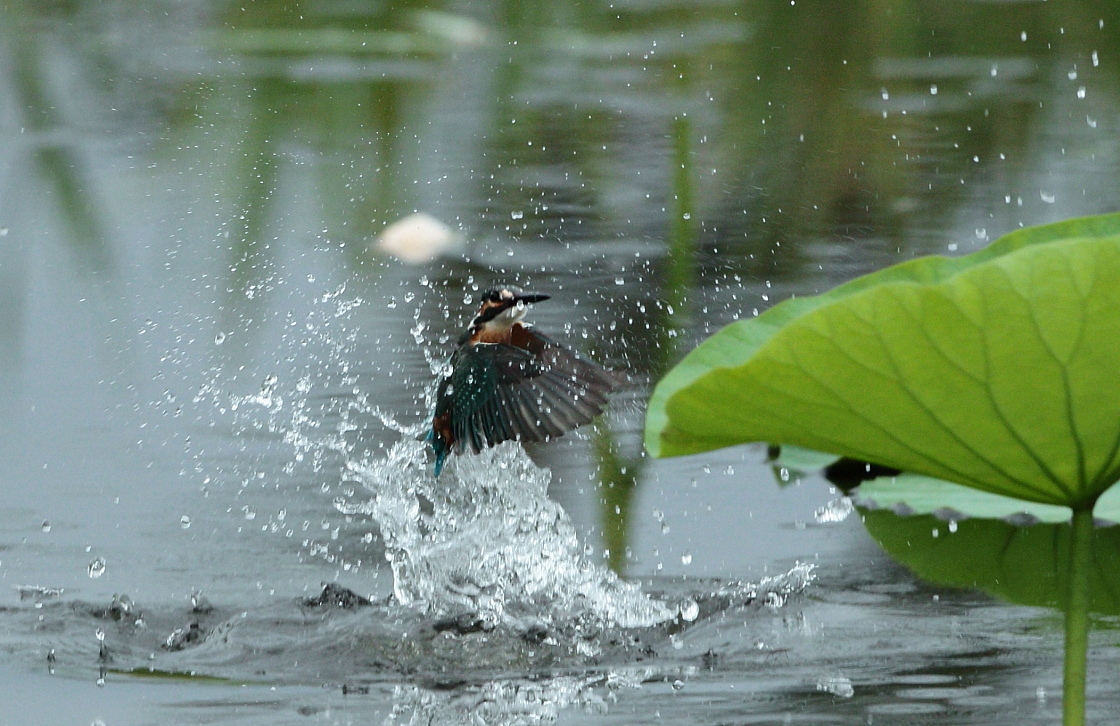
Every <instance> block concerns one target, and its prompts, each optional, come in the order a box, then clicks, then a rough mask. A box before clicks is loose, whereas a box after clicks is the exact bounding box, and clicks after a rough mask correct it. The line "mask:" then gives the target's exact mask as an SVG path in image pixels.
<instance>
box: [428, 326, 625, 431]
mask: <svg viewBox="0 0 1120 726" xmlns="http://www.w3.org/2000/svg"><path fill="white" fill-rule="evenodd" d="M532 335H533V336H534V337H535V338H536V341H537V343H538V345H536V346H535V348H536V351H537V355H534V354H533V353H531V352H529V351H528V350H525V349H523V348H520V347H517V346H514V345H505V344H479V345H474V346H471V347H470V348H466V349H464V350H462V351H461V352H460V353H459V355H460V358H459V360H458V361H457V362H456V365H455V372H454V373H453V374H452V376H451V378H450V380H449V381H448V396H447V401H446V402H447V405H446V406H445V407H443V408H444V410H445V411H449V412H450V413H451V427H452V431H453V433H454V438H455V442H456V445H457V447H458V448H459V449H460V450H463V449H467V448H469V449H471V450H472V451H474V452H476V453H477V452H479V451H481V450H482V449H484V448H486V447H488V446H494V445H495V444H499V443H501V442H503V441H508V440H510V439H519V440H521V441H547V440H549V439H553V438H556V437H558V436H561V435H562V434H564V433H565V432H567V431H570V430H571V429H573V428H575V427H577V426H581V425H583V424H585V423H588V422H590V421H591V420H592V419H593V418H595V417H596V416H598V415H599V414H600V413H602V411H603V408H604V407H606V405H607V394H608V393H610V392H611V391H613V390H615V389H616V388H618V387H619V385H620V384H621V383H622V380H623V379H622V377H621V376H620V375H618V374H616V373H613V372H611V371H607V370H604V369H603V368H600V367H599V366H598V365H596V364H595V363H592V362H591V361H588V360H586V359H584V358H582V357H581V356H579V355H578V354H577V353H575V352H573V351H571V350H569V349H567V348H565V347H563V346H561V345H559V344H557V343H555V342H553V341H551V340H549V339H547V338H545V337H544V336H540V335H538V334H536V333H533V334H532ZM438 413H439V412H437V415H438Z"/></svg>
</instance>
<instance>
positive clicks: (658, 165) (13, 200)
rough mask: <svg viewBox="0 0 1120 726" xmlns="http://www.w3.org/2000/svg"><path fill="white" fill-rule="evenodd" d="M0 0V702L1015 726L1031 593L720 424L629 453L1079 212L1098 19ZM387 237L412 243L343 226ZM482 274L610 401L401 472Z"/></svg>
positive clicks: (327, 715) (1093, 11) (1119, 183)
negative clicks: (907, 282) (660, 378)
mask: <svg viewBox="0 0 1120 726" xmlns="http://www.w3.org/2000/svg"><path fill="white" fill-rule="evenodd" d="M0 7H2V9H3V18H4V22H3V23H2V24H0V139H2V143H0V171H2V175H0V496H2V501H3V506H2V507H0V623H2V627H0V695H2V702H3V704H4V705H3V706H0V711H2V716H0V720H2V721H3V722H4V723H12V724H24V723H26V724H31V723H44V722H60V723H61V722H68V723H100V722H103V723H105V724H123V723H129V724H147V723H152V724H155V723H167V722H174V723H237V724H254V723H268V724H285V723H327V724H336V723H337V724H349V723H509V724H516V723H536V722H540V721H551V720H557V721H559V722H560V723H588V724H609V723H646V722H654V721H662V722H666V723H680V722H693V723H778V722H780V723H813V724H818V723H875V724H884V723H888V724H889V723H900V724H913V723H943V722H945V721H946V720H950V721H952V722H953V723H976V724H981V723H983V724H1001V723H1007V724H1010V723H1016V724H1018V723H1023V722H1039V723H1053V722H1055V721H1056V720H1057V719H1058V718H1059V714H1060V708H1061V704H1060V693H1061V652H1062V632H1061V618H1060V615H1059V614H1058V613H1057V612H1056V611H1053V610H1050V609H1046V608H1036V607H1026V606H1020V605H1010V604H1006V603H1002V602H1000V601H998V600H995V599H993V598H991V597H990V596H987V595H984V594H981V593H979V592H976V591H972V590H954V589H951V588H946V587H943V586H938V585H935V584H932V583H927V582H923V581H922V580H920V579H919V578H917V577H916V576H915V575H913V574H911V573H910V572H909V571H908V570H906V569H905V568H904V567H902V566H901V565H898V564H895V563H894V562H893V561H892V560H891V558H890V557H888V556H887V555H886V554H885V553H884V551H883V550H882V549H881V548H880V547H879V545H878V544H876V542H875V540H874V539H873V538H872V537H871V536H870V535H869V534H868V533H867V531H866V530H865V529H864V526H863V524H862V523H861V521H860V520H861V516H860V513H859V511H855V512H853V511H852V509H851V507H850V506H848V501H847V500H846V499H844V498H842V496H841V494H840V493H839V492H837V491H836V490H835V489H833V488H832V487H831V486H830V485H829V484H828V483H827V482H826V481H824V480H823V479H822V478H820V477H819V476H815V475H804V476H797V475H796V474H793V475H788V476H785V475H783V474H784V473H783V472H782V471H781V470H776V468H775V467H774V465H773V464H771V463H770V462H769V461H768V460H767V456H766V451H765V450H764V449H763V448H761V447H742V448H738V449H732V450H726V451H721V452H716V453H713V454H711V455H706V456H702V457H693V458H687V459H680V460H664V461H654V460H648V459H646V458H645V457H643V456H642V453H641V445H640V434H641V427H642V420H643V414H644V402H645V400H646V398H647V397H648V393H649V389H650V381H651V380H652V379H654V378H655V377H656V376H657V375H659V374H660V373H661V372H663V371H664V370H665V368H666V366H667V365H669V364H670V363H672V362H673V361H674V360H676V359H677V358H678V357H679V356H680V355H682V354H683V353H684V352H685V351H687V350H688V349H690V348H691V347H692V346H693V345H694V344H695V343H696V342H697V341H699V340H701V339H702V338H703V337H704V336H705V335H707V334H709V333H711V332H713V331H714V330H717V329H718V328H720V327H721V326H722V325H724V324H726V323H728V322H730V321H732V320H735V319H738V318H741V317H745V316H751V315H755V314H757V312H758V311H761V310H765V309H766V308H767V307H769V306H770V305H772V304H774V303H775V302H778V301H781V300H783V299H786V298H787V297H789V296H791V295H804V294H812V293H815V292H819V291H823V290H826V289H829V288H831V287H832V286H834V285H836V284H838V283H839V282H842V281H845V280H847V279H850V278H852V277H854V276H856V275H858V274H861V273H863V272H867V271H870V270H874V269H878V268H880V267H883V266H886V265H888V264H892V263H894V262H897V261H900V260H903V259H908V258H911V257H914V256H918V255H924V254H931V253H937V254H963V253H967V252H970V251H973V250H975V249H979V248H980V247H982V246H984V245H985V244H987V243H988V242H989V241H991V240H992V239H995V238H996V237H998V236H999V235H1001V234H1003V233H1005V232H1008V231H1011V230H1014V229H1016V228H1018V227H1020V226H1024V225H1030V224H1037V223H1042V222H1047V221H1053V220H1058V219H1063V218H1066V217H1070V216H1074V215H1079V214H1090V213H1099V212H1105V211H1114V210H1115V209H1116V208H1117V207H1120V173H1118V172H1120V91H1118V89H1120V78H1118V75H1120V34H1118V32H1117V29H1118V28H1120V6H1117V5H1115V4H1105V3H1099V2H1094V1H1092V0H1083V1H1081V2H1067V3H1060V4H1059V3H1036V2H998V3H995V2H965V1H957V0H952V1H951V0H937V1H935V2H929V1H928V0H913V1H912V2H898V3H892V4H888V5H885V6H884V5H881V4H880V5H875V4H860V3H851V2H847V1H842V0H831V1H830V0H816V1H810V2H796V3H791V2H788V1H787V0H772V1H769V0H760V1H757V2H739V3H737V2H722V1H716V0H713V1H711V2H653V1H649V2H646V1H644V0H637V1H633V2H624V3H617V2H616V3H610V2H606V1H605V0H604V1H602V2H580V3H568V2H521V3H488V2H470V1H466V2H446V3H441V2H396V3H355V2H303V3H279V2H255V3H224V2H217V1H212V2H195V3H185V2H183V3H177V2H171V1H170V0H166V1H164V2H154V3H153V2H147V3H139V2H126V1H124V0H111V1H109V2H82V1H80V0H75V1H73V2H56V3H31V2H20V1H18V0H13V1H11V2H6V3H3V4H2V5H0ZM414 213H422V214H424V215H428V216H429V217H431V218H432V220H435V221H438V222H439V223H441V224H442V225H445V226H446V228H447V229H448V230H449V234H448V235H447V240H445V241H446V242H448V244H447V245H446V246H444V247H443V248H442V249H441V251H439V253H438V255H437V256H436V257H434V258H433V259H426V258H425V259H424V260H423V261H420V262H408V261H404V260H401V259H398V258H397V257H395V256H393V255H391V254H387V253H385V252H384V251H383V250H380V249H378V246H377V243H376V240H377V239H378V237H379V235H380V234H381V232H382V230H384V229H385V228H386V227H387V226H388V225H390V224H392V223H394V222H396V221H398V220H400V219H402V218H405V217H408V216H409V215H412V214H414ZM414 246H415V245H414ZM419 253H420V254H423V253H424V251H423V250H420V251H419ZM500 282H512V283H515V284H519V285H521V286H522V287H526V288H530V289H533V290H536V291H540V292H545V293H548V294H550V295H551V296H552V298H551V299H550V300H548V301H547V302H543V303H540V304H538V305H535V306H533V309H532V311H531V320H532V321H533V322H534V323H535V324H537V325H538V326H539V328H540V329H542V330H544V331H547V332H549V333H550V334H551V335H553V336H554V337H556V338H558V339H560V340H562V341H564V342H565V343H567V344H569V345H572V346H573V347H576V348H579V349H581V350H583V351H585V352H587V353H589V354H590V355H592V356H594V357H596V358H597V359H599V360H600V361H602V362H603V363H605V364H607V365H609V366H611V367H614V368H618V369H624V370H626V371H627V372H628V373H629V375H630V378H631V383H630V385H629V386H628V387H627V388H626V390H624V391H622V392H621V393H619V394H618V395H617V396H616V397H615V398H614V401H613V403H612V407H611V410H610V412H609V414H608V415H607V416H606V417H605V418H604V419H603V421H602V422H601V423H599V424H597V425H596V426H594V427H586V428H585V429H581V431H580V432H579V433H577V434H575V435H570V436H567V437H565V438H564V439H562V440H560V441H557V442H553V443H550V444H547V445H540V446H532V447H529V450H528V453H527V454H526V453H525V452H523V451H522V450H521V449H520V448H518V447H513V446H506V447H500V448H499V449H497V450H495V451H493V452H488V453H487V454H486V455H484V456H480V457H472V458H462V459H453V460H452V463H451V464H450V465H449V471H448V473H447V474H445V475H444V476H443V477H441V479H440V480H439V481H438V483H434V482H433V481H432V479H431V477H430V475H429V474H428V472H427V467H428V465H429V463H430V460H428V459H427V458H426V454H425V452H424V450H423V447H422V446H420V445H419V443H418V442H417V441H416V438H417V436H418V432H419V430H420V429H419V428H418V427H419V425H420V424H421V423H422V421H423V419H424V418H425V416H426V415H427V413H428V411H429V410H430V399H431V396H432V383H433V381H434V379H435V371H436V370H438V367H439V365H440V364H441V362H442V361H443V360H444V359H445V358H446V356H447V355H448V352H449V345H450V344H451V342H452V341H453V338H454V336H455V335H456V334H457V333H458V331H459V330H460V329H461V328H462V326H463V325H465V323H466V322H467V321H468V320H469V318H470V316H471V314H472V313H473V305H476V304H477V300H478V295H479V292H480V290H483V289H485V288H486V287H489V286H490V285H492V284H494V283H500ZM785 473H786V474H788V472H785ZM452 534H454V535H456V536H455V537H452V536H451V535H452ZM387 556H388V558H387ZM611 568H613V570H612V569H611ZM614 572H619V573H621V574H622V577H621V578H620V577H617V576H616V575H615V574H614ZM326 583H329V584H330V585H331V587H330V589H328V590H326V591H324V585H325V584H326ZM5 593H6V594H5ZM321 595H322V597H320V596H321ZM425 603H426V606H425ZM1113 625H1115V620H1114V618H1112V619H1110V618H1109V617H1102V618H1101V619H1100V620H1099V622H1098V623H1097V628H1096V630H1095V632H1094V634H1093V641H1092V646H1093V647H1092V648H1091V650H1090V683H1089V714H1090V719H1091V720H1096V721H1098V722H1102V723H1103V722H1106V721H1112V720H1114V719H1115V718H1116V717H1117V716H1118V715H1120V685H1118V684H1117V683H1116V680H1115V679H1114V678H1112V677H1110V674H1113V673H1115V672H1116V668H1117V667H1118V666H1120V647H1118V646H1117V643H1116V638H1115V632H1116V631H1115V630H1114V629H1113V628H1112V627H1111V626H1113Z"/></svg>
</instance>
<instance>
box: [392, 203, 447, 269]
mask: <svg viewBox="0 0 1120 726" xmlns="http://www.w3.org/2000/svg"><path fill="white" fill-rule="evenodd" d="M462 245H463V238H462V235H460V234H459V233H458V232H456V231H455V230H453V229H451V228H450V227H448V226H447V225H446V224H444V223H443V222H440V221H439V220H438V219H436V218H435V217H433V216H431V215H430V214H424V213H423V212H417V213H416V214H410V215H409V216H407V217H404V218H402V219H398V220H397V221H396V222H393V223H392V224H390V225H389V226H388V227H386V228H385V229H383V230H382V231H381V235H380V236H379V237H378V238H377V242H376V243H375V244H374V248H375V249H376V250H378V251H379V252H387V253H388V254H390V255H393V256H394V257H396V258H397V259H399V260H401V261H402V262H407V263H408V264H410V265H422V264H424V263H426V262H431V261H432V260H434V259H436V258H437V257H440V256H442V255H445V254H449V253H452V252H454V251H456V250H458V249H459V248H460V247H462Z"/></svg>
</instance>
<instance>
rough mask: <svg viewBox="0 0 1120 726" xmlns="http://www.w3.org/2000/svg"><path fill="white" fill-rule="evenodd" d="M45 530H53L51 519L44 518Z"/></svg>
mask: <svg viewBox="0 0 1120 726" xmlns="http://www.w3.org/2000/svg"><path fill="white" fill-rule="evenodd" d="M43 531H44V532H50V531H51V521H50V520H49V519H44V520H43Z"/></svg>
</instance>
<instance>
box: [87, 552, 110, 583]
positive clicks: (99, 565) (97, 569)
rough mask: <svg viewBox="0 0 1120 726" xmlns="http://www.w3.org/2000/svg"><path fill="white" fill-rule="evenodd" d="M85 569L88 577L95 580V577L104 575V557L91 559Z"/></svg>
mask: <svg viewBox="0 0 1120 726" xmlns="http://www.w3.org/2000/svg"><path fill="white" fill-rule="evenodd" d="M86 571H87V572H88V573H89V576H90V578H91V579H94V580H96V579H97V578H99V577H101V576H102V575H104V574H105V558H104V557H97V558H95V559H94V560H93V562H90V563H89V567H87V568H86Z"/></svg>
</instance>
